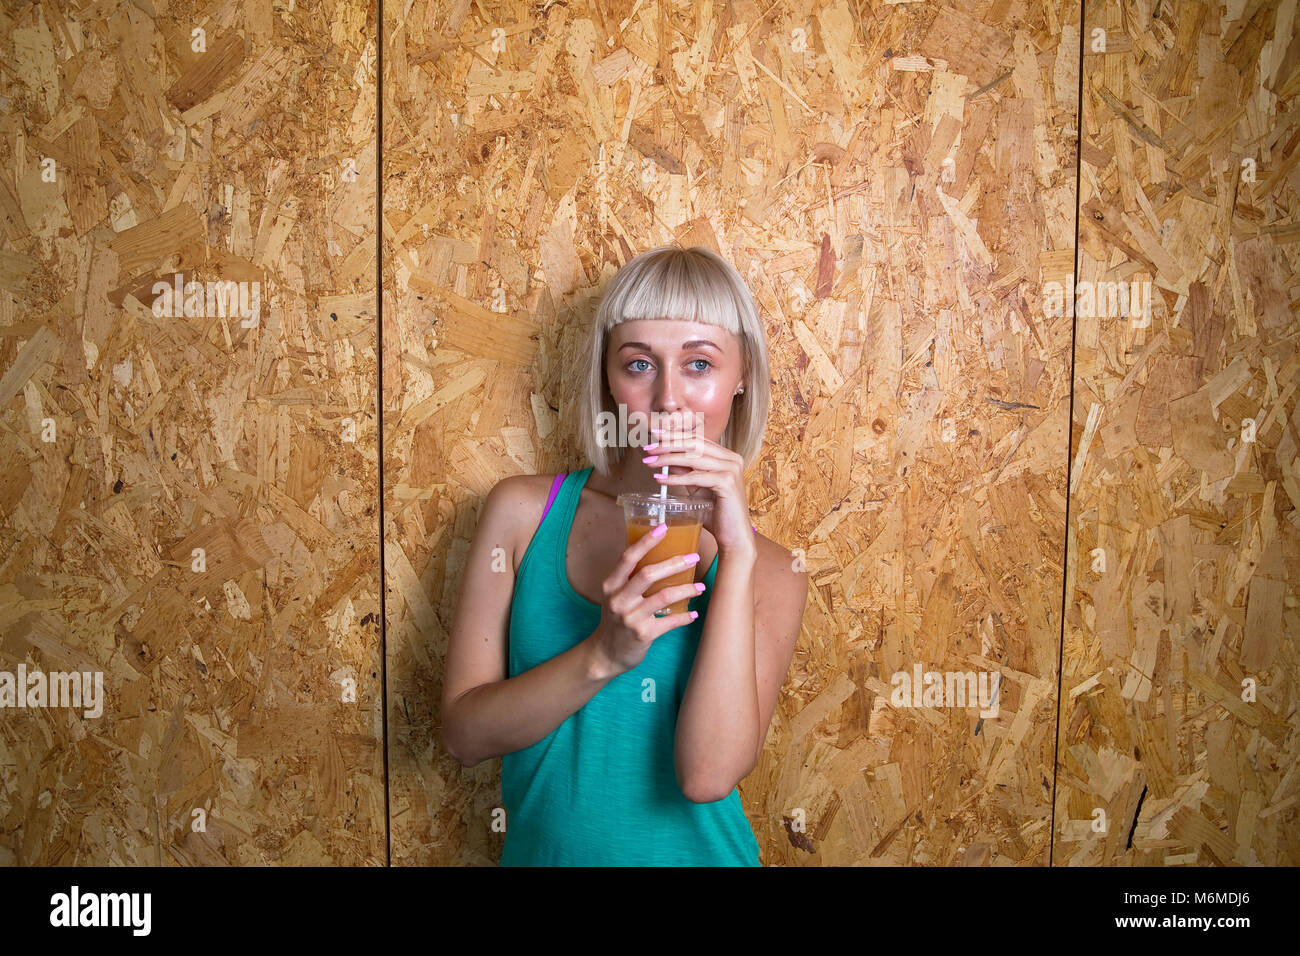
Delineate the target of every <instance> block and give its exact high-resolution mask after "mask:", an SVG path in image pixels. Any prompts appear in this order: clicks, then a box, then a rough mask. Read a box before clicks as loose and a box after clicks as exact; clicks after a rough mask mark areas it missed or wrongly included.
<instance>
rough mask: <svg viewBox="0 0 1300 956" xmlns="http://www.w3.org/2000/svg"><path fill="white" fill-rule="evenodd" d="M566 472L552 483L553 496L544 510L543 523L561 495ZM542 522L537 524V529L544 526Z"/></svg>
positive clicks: (547, 500)
mask: <svg viewBox="0 0 1300 956" xmlns="http://www.w3.org/2000/svg"><path fill="white" fill-rule="evenodd" d="M565 474H566V473H565V472H563V471H562V472H560V473H559V474H558V475H556V476H555V480H554V481H553V482H551V496H550V497H549V498H547V499H546V507H545V508H543V509H542V521H545V520H546V513H547V512H548V511H550V510H551V505H553V504H555V496H556V495H558V494H559V493H560V485H562V484H564V476H565ZM542 521H539V522H537V527H539V528H540V527H541V526H542Z"/></svg>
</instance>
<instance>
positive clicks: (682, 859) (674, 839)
mask: <svg viewBox="0 0 1300 956" xmlns="http://www.w3.org/2000/svg"><path fill="white" fill-rule="evenodd" d="M592 470H593V469H592V468H587V469H586V470H585V471H579V472H574V473H573V474H570V475H569V476H568V477H567V478H565V479H564V483H563V485H561V486H560V490H559V494H558V496H557V497H556V499H555V506H554V507H553V508H551V509H550V510H549V511H548V512H547V513H546V516H545V517H544V518H543V519H542V524H541V527H539V528H538V529H537V532H536V533H535V534H534V535H533V540H532V542H531V543H530V544H529V545H528V550H527V552H525V554H524V557H523V560H522V561H521V562H520V564H519V572H518V576H517V579H516V581H515V592H514V596H513V598H512V600H511V605H510V654H509V669H510V672H509V676H510V677H515V676H517V675H519V674H521V673H523V672H524V671H527V670H529V669H531V668H533V667H536V666H537V665H538V664H541V663H543V662H544V661H547V660H550V659H551V658H552V657H555V656H556V655H557V654H561V653H563V652H564V651H567V650H568V649H569V648H571V647H573V646H574V645H575V644H578V643H580V642H582V641H583V640H585V639H586V638H587V637H588V636H589V635H590V634H591V632H592V631H594V630H595V629H596V628H597V627H598V626H599V625H600V605H598V604H593V603H591V602H590V601H588V600H587V599H586V598H583V597H582V596H580V595H579V594H578V593H577V592H576V591H574V590H573V588H572V586H571V585H570V584H569V578H568V574H567V573H566V571H565V567H564V553H565V549H566V547H567V545H568V540H569V533H570V531H571V530H572V527H573V516H574V513H575V512H576V511H577V507H578V496H579V492H580V491H581V490H582V488H583V486H584V485H585V484H586V483H587V479H588V478H589V477H590V476H591V472H592ZM717 566H718V562H717V558H714V561H713V564H712V566H710V568H709V571H708V573H707V574H706V575H705V577H704V583H705V584H707V585H708V590H706V591H705V592H704V593H703V594H701V595H700V596H699V597H696V598H692V599H691V601H690V603H689V605H688V606H689V607H690V609H691V610H695V611H699V612H700V616H699V618H697V619H696V620H694V621H692V622H691V623H690V624H689V625H687V626H685V627H679V628H676V629H674V630H671V631H668V632H667V633H665V634H663V635H661V636H659V637H658V638H656V639H655V641H654V642H653V643H652V644H651V645H650V649H649V650H648V651H647V652H646V656H645V658H644V659H643V660H642V661H641V663H640V664H638V665H637V666H636V667H634V668H633V669H632V670H630V671H628V672H626V673H624V674H620V675H618V676H617V677H615V678H613V679H612V680H611V681H609V683H607V684H606V685H605V686H604V687H602V688H601V689H600V690H599V691H597V693H596V694H595V695H594V696H593V697H592V698H591V700H589V701H588V702H587V703H586V704H585V705H584V706H583V707H582V708H581V709H580V710H578V711H577V712H576V713H574V714H572V715H570V716H569V717H568V719H566V720H565V721H564V723H562V724H560V726H558V727H556V728H555V730H553V731H551V733H550V734H548V735H547V736H546V737H543V738H542V739H541V740H539V741H538V742H537V743H535V744H533V745H532V746H531V747H526V748H524V749H523V750H518V751H515V752H514V753H508V754H505V755H503V756H502V758H501V796H502V799H503V801H504V803H505V808H506V840H505V847H504V849H503V851H502V854H501V866H760V865H761V864H760V863H759V859H758V842H757V841H756V840H755V839H754V832H753V830H751V829H750V826H749V821H748V820H747V819H746V818H745V812H744V810H743V809H742V807H741V803H740V791H739V790H738V789H736V788H732V791H731V793H730V794H728V795H727V796H726V797H724V798H723V799H721V800H717V801H714V802H713V803H692V802H691V801H690V800H687V799H686V797H685V795H683V794H682V791H681V788H680V787H679V786H678V785H677V775H676V773H675V771H674V769H673V737H674V734H675V731H676V728H677V710H678V708H679V707H680V706H681V702H682V695H683V694H684V692H685V690H686V681H687V679H688V678H689V677H690V674H691V665H692V664H693V663H694V660H695V651H696V649H697V648H698V646H699V641H700V634H701V631H702V628H703V625H704V619H705V615H706V614H707V612H708V606H709V595H710V594H712V593H713V579H714V572H715V571H716V570H717ZM651 681H653V685H652V684H651V683H650V682H651ZM652 691H653V692H652Z"/></svg>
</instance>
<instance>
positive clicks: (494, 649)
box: [442, 478, 618, 767]
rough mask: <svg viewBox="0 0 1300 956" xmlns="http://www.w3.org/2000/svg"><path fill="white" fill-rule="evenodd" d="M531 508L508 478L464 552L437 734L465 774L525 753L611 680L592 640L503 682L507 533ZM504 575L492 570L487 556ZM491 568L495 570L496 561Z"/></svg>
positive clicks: (518, 482) (510, 585)
mask: <svg viewBox="0 0 1300 956" xmlns="http://www.w3.org/2000/svg"><path fill="white" fill-rule="evenodd" d="M540 510H541V509H540V508H538V507H537V506H535V505H533V504H532V501H531V499H530V497H529V495H528V494H527V485H526V484H525V483H524V480H522V479H518V478H507V479H505V480H503V481H501V482H499V483H498V484H497V486H496V487H495V488H493V489H492V492H491V493H490V494H489V495H488V498H487V501H486V502H485V503H484V506H483V512H482V514H481V515H480V517H479V525H478V529H477V530H476V532H475V534H474V540H473V543H472V544H471V545H470V551H469V558H468V560H467V561H466V566H465V575H464V578H463V579H462V581H461V591H460V597H459V599H458V600H457V603H456V615H455V620H454V622H453V624H452V629H451V639H450V642H449V644H448V647H447V662H446V675H445V678H444V681H443V688H442V734H443V745H444V746H445V747H446V749H447V752H448V753H450V754H451V755H452V756H453V757H455V758H456V759H457V760H458V761H459V762H460V763H461V764H463V765H464V766H466V767H472V766H474V765H475V764H477V763H480V762H481V761H484V760H488V759H490V758H492V757H498V756H501V755H502V754H507V753H513V752H515V751H516V750H522V749H524V748H525V747H530V746H532V745H533V744H535V743H537V741H539V740H541V739H542V738H544V737H545V736H546V735H547V734H549V733H550V732H551V731H553V730H554V729H555V728H556V727H558V726H560V724H562V723H564V721H565V720H566V719H568V718H569V717H570V716H571V715H573V714H574V713H576V712H577V711H578V710H580V709H581V708H582V706H583V705H584V704H586V703H587V701H589V700H591V698H592V697H593V696H595V694H596V692H597V691H599V690H600V689H601V688H602V687H604V686H605V684H607V683H608V682H609V681H610V680H611V679H613V678H614V677H615V676H616V675H617V673H618V672H617V670H616V669H615V668H613V667H611V666H609V664H608V662H606V661H605V660H604V658H603V657H602V655H600V654H599V652H598V649H597V646H596V644H595V642H594V641H593V640H592V639H591V638H587V639H585V640H583V641H582V642H581V643H579V644H577V645H575V646H574V647H571V648H569V650H567V651H565V652H564V653H562V654H558V655H556V656H555V657H553V658H551V659H550V660H548V661H545V662H544V663H542V664H539V665H537V666H536V667H534V668H532V669H530V670H527V671H525V672H524V673H522V674H519V675H517V676H515V677H511V678H508V679H507V677H506V674H507V673H508V663H507V662H508V660H509V657H508V653H509V629H510V602H511V599H512V598H513V596H514V589H515V577H514V568H513V565H512V564H511V561H510V555H511V549H512V546H513V541H514V531H513V529H514V528H517V527H519V526H520V524H521V517H520V516H521V515H523V516H525V519H526V518H527V517H528V516H531V515H532V514H533V512H534V511H537V512H539V515H538V516H539V517H540ZM496 548H502V549H504V551H505V556H506V560H505V561H504V564H505V569H504V570H501V571H494V570H493V551H494V549H496ZM499 557H500V556H499V555H498V560H497V562H496V564H497V566H498V567H500V565H501V564H502V562H501V561H500V560H499Z"/></svg>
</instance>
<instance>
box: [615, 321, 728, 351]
mask: <svg viewBox="0 0 1300 956" xmlns="http://www.w3.org/2000/svg"><path fill="white" fill-rule="evenodd" d="M696 340H704V341H708V342H712V343H714V344H715V345H717V346H718V348H720V349H721V350H722V351H724V352H728V351H732V350H734V349H736V348H737V346H738V345H739V342H738V341H737V339H736V336H735V335H733V334H732V333H730V332H728V331H727V330H726V329H724V328H721V327H720V326H717V325H710V324H709V323H707V322H683V321H681V320H679V319H633V320H629V321H627V322H620V323H619V324H618V325H616V326H614V327H613V328H612V329H610V332H609V344H610V348H615V349H616V348H618V347H619V346H621V345H622V344H623V343H624V342H644V343H646V344H647V345H649V346H651V347H652V348H656V349H663V350H664V351H671V350H673V349H678V348H681V347H682V345H683V344H685V343H686V342H691V341H696Z"/></svg>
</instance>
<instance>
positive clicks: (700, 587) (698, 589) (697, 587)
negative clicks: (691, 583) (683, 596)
mask: <svg viewBox="0 0 1300 956" xmlns="http://www.w3.org/2000/svg"><path fill="white" fill-rule="evenodd" d="M695 593H696V594H703V593H704V585H703V584H702V583H701V582H698V581H697V582H696V583H695Z"/></svg>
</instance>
